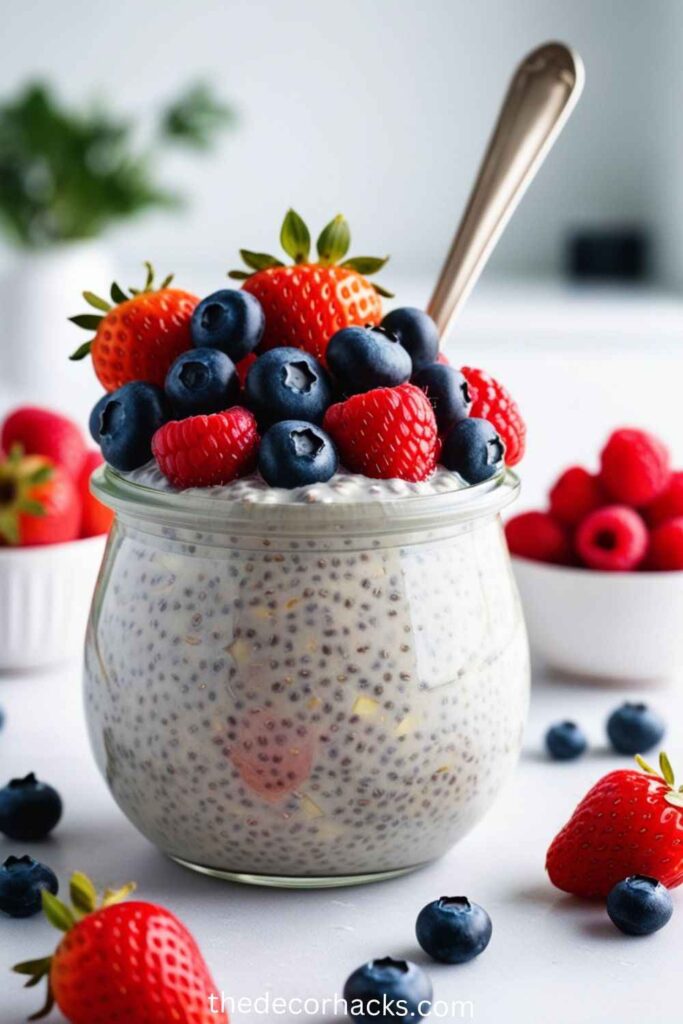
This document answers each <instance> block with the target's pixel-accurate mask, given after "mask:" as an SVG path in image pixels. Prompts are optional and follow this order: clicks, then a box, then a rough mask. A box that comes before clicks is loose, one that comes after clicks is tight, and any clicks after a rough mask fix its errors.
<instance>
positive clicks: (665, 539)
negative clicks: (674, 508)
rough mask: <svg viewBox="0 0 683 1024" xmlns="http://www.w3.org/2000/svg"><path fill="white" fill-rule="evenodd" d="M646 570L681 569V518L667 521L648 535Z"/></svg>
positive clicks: (682, 559)
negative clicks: (648, 548)
mask: <svg viewBox="0 0 683 1024" xmlns="http://www.w3.org/2000/svg"><path fill="white" fill-rule="evenodd" d="M647 568H648V569H660V570H663V571H667V570H675V569H683V516H677V517H676V519H669V520H668V521H667V522H666V523H662V524H661V525H660V526H657V527H655V529H654V530H653V531H652V533H651V534H650V550H649V552H648V556H647Z"/></svg>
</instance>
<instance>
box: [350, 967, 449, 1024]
mask: <svg viewBox="0 0 683 1024" xmlns="http://www.w3.org/2000/svg"><path fill="white" fill-rule="evenodd" d="M344 999H345V1001H346V1012H347V1013H348V1015H349V1017H350V1018H351V1020H354V1021H360V1024H396V1021H399V1020H400V1021H408V1022H411V1021H419V1020H422V1018H423V1017H425V1016H426V1015H427V1014H428V1013H429V1011H430V1009H431V1003H432V983H431V981H430V980H429V977H428V976H427V974H426V972H425V971H423V970H422V968H421V967H418V966H417V964H413V963H411V962H410V960H393V959H392V958H391V957H390V956H385V957H383V958H382V959H381V960H371V961H370V962H369V963H367V964H363V966H362V967H359V968H358V969H357V970H355V971H354V972H353V974H351V975H349V977H348V978H347V980H346V984H345V985H344Z"/></svg>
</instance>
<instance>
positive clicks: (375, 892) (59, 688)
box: [0, 665, 683, 1024]
mask: <svg viewBox="0 0 683 1024" xmlns="http://www.w3.org/2000/svg"><path fill="white" fill-rule="evenodd" d="M680 682H682V681H681V680H679V684H680ZM629 694H630V697H632V698H635V697H640V696H647V697H648V699H650V700H651V701H652V703H653V704H656V705H657V706H659V707H660V708H661V709H662V711H663V712H664V713H665V715H666V718H667V720H668V722H669V723H670V725H671V734H670V736H669V737H668V741H667V749H668V750H669V752H670V754H671V756H672V760H673V761H674V766H675V764H676V762H678V763H679V764H681V765H683V724H681V723H683V715H682V714H681V712H682V711H683V690H682V689H681V687H680V685H679V686H678V687H677V686H676V685H675V683H673V682H672V683H670V684H668V686H666V687H658V688H657V689H655V690H652V691H649V692H645V691H644V690H643V689H637V690H631V691H629ZM624 695H625V691H624V690H623V689H619V690H617V689H604V688H598V687H596V686H595V685H592V686H591V685H586V684H583V685H579V684H577V683H573V682H571V681H561V680H558V679H553V678H551V677H549V676H547V675H546V674H545V673H544V672H539V671H537V672H536V674H535V682H534V692H533V700H532V708H531V716H530V721H529V726H528V730H527V738H526V745H525V749H524V753H523V756H522V759H521V761H520V764H519V767H518V770H517V771H516V773H515V775H514V777H513V778H512V779H511V781H510V783H509V784H508V785H507V786H506V787H505V788H504V790H503V791H502V792H501V794H500V796H499V798H498V800H497V803H496V804H495V806H494V808H493V810H492V811H491V812H490V813H489V815H488V816H487V817H486V819H485V820H484V821H483V822H482V823H481V824H480V825H479V826H478V827H477V828H476V829H475V830H474V831H473V832H472V833H471V834H470V835H469V836H468V837H467V838H466V839H465V840H463V842H461V843H460V844H459V845H458V846H456V847H455V848H454V849H453V850H452V851H451V852H450V853H449V854H448V855H447V856H446V857H445V858H444V859H442V860H441V861H439V862H438V863H435V864H433V865H432V866H430V867H428V868H426V869H423V870H421V871H419V872H417V873H414V874H412V875H408V876H405V877H403V878H400V879H396V880H394V881H391V882H384V883H380V884H376V885H371V886H361V887H356V888H350V889H337V890H326V891H318V892H291V891H273V890H268V889H259V888H251V887H247V886H239V885H234V884H230V883H225V882H220V881H214V880H212V879H208V878H204V877H200V876H198V875H195V874H193V873H191V872H189V871H186V870H184V869H183V868H181V867H178V866H176V865H175V864H173V863H172V862H170V861H169V860H167V859H165V858H164V857H163V856H162V855H161V854H160V853H158V852H157V851H156V850H155V849H154V848H153V847H152V846H150V845H149V843H148V842H147V841H146V840H145V839H143V838H142V837H141V836H139V835H138V834H137V832H136V831H135V830H134V829H133V827H132V826H131V825H129V824H128V822H127V821H126V819H125V818H124V817H123V815H122V814H121V813H120V812H119V810H118V809H117V808H116V806H115V805H114V803H113V801H112V799H111V798H110V796H109V794H108V792H107V790H106V787H105V784H104V782H103V781H102V780H101V779H100V777H99V775H98V773H97V771H96V769H95V767H94V763H93V761H92V759H91V756H90V752H89V749H88V745H87V739H86V735H85V728H84V723H83V716H82V711H81V700H80V667H79V666H78V665H74V666H70V667H67V668H64V669H63V670H60V671H55V672H50V673H48V674H43V675H40V676H38V675H30V676H28V675H27V676H22V677H4V678H0V704H1V705H2V706H3V707H4V709H5V711H6V715H7V721H6V725H5V729H4V731H3V733H2V734H1V735H0V779H2V780H3V781H4V780H5V779H6V778H9V777H10V776H15V775H20V774H24V773H26V772H28V771H30V770H33V771H35V772H36V773H37V774H38V776H39V777H41V778H44V779H46V780H48V781H49V782H51V783H52V784H54V785H55V786H56V787H57V788H58V789H59V790H60V791H61V793H62V795H63V798H64V803H65V814H64V818H63V820H62V823H61V824H60V825H59V826H58V828H57V830H56V831H55V834H54V838H52V839H50V840H48V841H46V842H45V843H42V844H17V843H13V842H10V841H9V840H7V839H2V838H0V856H1V857H2V858H3V859H4V857H5V856H6V855H8V854H10V853H15V854H21V853H23V852H29V853H30V854H32V855H33V856H35V857H38V858H40V859H43V860H44V861H45V862H47V863H48V864H50V865H51V866H52V867H53V868H54V870H55V871H56V872H57V874H58V876H59V879H60V882H61V884H62V887H63V888H64V887H66V883H67V879H68V876H69V874H70V872H71V871H72V870H74V869H75V868H78V869H80V870H83V871H86V872H88V873H89V874H91V875H92V876H93V877H94V879H95V880H96V881H97V883H98V884H99V885H100V886H104V885H106V884H111V883H119V882H123V881H126V880H128V879H130V878H134V879H136V880H137V882H138V883H139V895H140V897H141V898H143V899H149V900H152V901H158V902H160V903H163V904H165V905H167V906H168V907H170V908H171V909H172V910H173V911H174V912H175V913H177V914H178V915H179V916H180V917H181V918H182V919H183V920H184V921H185V922H186V923H187V924H188V925H189V927H190V928H191V929H192V931H193V932H194V934H195V936H196V938H197V940H198V942H199V944H200V946H201V948H202V950H203V951H204V954H205V956H206V959H207V961H208V962H209V965H210V967H211V969H212V972H213V975H214V978H215V981H216V984H217V986H218V988H219V989H221V990H223V991H224V992H225V993H226V995H228V996H232V997H233V998H234V999H235V1000H237V999H238V998H239V997H240V996H243V997H250V998H252V999H254V998H256V997H258V996H264V995H266V994H268V993H269V994H270V998H271V1000H272V999H273V998H274V997H276V996H280V997H284V998H285V999H291V998H293V997H304V998H310V999H314V1000H318V1001H319V1005H322V1000H323V999H325V998H327V999H331V998H333V997H334V995H335V993H340V992H341V988H342V986H343V983H344V980H345V978H346V976H347V975H348V974H349V972H350V971H351V970H352V969H353V968H354V967H356V966H357V965H359V964H361V963H363V962H364V961H365V960H367V959H370V958H372V957H374V956H382V955H386V954H393V955H399V956H405V957H410V958H413V959H414V960H416V961H417V962H418V963H420V964H425V965H427V966H428V969H429V971H430V974H431V976H432V979H433V983H434V990H435V998H436V999H438V1000H441V1001H446V1002H451V1001H457V1000H462V1001H464V1005H463V1007H462V1009H461V1010H458V1009H457V1007H456V1010H455V1012H454V1013H451V1014H450V1015H449V1016H446V1017H441V1018H437V1017H436V1016H435V1014H432V1016H431V1018H430V1020H431V1021H435V1020H437V1019H446V1020H449V1021H453V1020H459V1019H464V1020H469V1019H472V1020H475V1021H477V1022H481V1024H502V1022H505V1024H517V1022H519V1024H521V1022H524V1024H527V1022H532V1024H536V1022H540V1021H546V1020H547V1021H552V1022H553V1024H565V1022H566V1024H593V1022H595V1024H605V1022H606V1021H617V1020H618V1021H619V1022H620V1024H636V1022H637V1024H641V1022H642V1021H646V1020H655V1019H656V1020H657V1021H667V1024H668V1022H669V1021H671V1022H673V1021H674V1020H679V1019H680V991H679V988H680V986H679V983H678V977H679V973H680V972H679V969H678V967H677V966H676V963H677V959H676V956H677V954H676V951H677V950H680V948H681V943H682V942H683V901H682V900H681V898H678V899H677V900H676V902H677V904H678V908H677V913H675V914H674V917H673V919H672V921H671V923H670V924H669V925H668V927H667V928H666V929H665V930H663V931H662V932H660V933H658V934H657V935H654V936H651V937H648V938H644V939H633V938H627V937H625V936H623V935H621V934H620V933H619V932H617V931H616V929H614V927H613V926H612V925H611V923H610V922H609V920H608V919H607V917H606V914H605V911H604V909H603V907H602V906H600V905H593V904H585V903H581V902H579V901H577V900H574V899H572V898H569V897H566V896H563V895H562V894H560V893H559V892H557V891H556V890H554V889H553V888H552V886H551V885H550V883H549V882H548V881H547V879H546V876H545V872H544V867H543V864H544V854H545V850H546V847H547V845H548V842H549V841H550V839H551V838H552V836H553V835H554V834H555V832H556V831H557V829H558V828H559V826H561V825H562V824H563V823H564V821H565V819H566V817H567V816H568V815H569V813H570V811H571V810H572V809H573V807H574V805H575V803H576V802H577V801H578V799H579V798H580V797H581V796H582V795H583V793H584V792H585V791H586V790H587V789H588V787H589V786H590V785H591V784H592V783H593V782H594V781H595V780H596V779H597V778H598V777H599V776H600V775H602V774H603V773H605V772H606V771H608V770H611V769H612V768H614V767H617V766H623V765H624V764H628V759H621V758H619V757H616V756H613V755H611V754H610V753H608V752H607V750H606V748H605V739H604V719H605V717H606V715H607V713H608V712H609V710H610V709H611V708H612V707H613V706H614V705H615V704H617V703H618V702H619V701H620V700H622V699H623V698H624ZM567 716H571V717H573V718H575V719H577V720H578V721H580V722H581V723H582V724H583V725H584V726H585V728H586V730H587V732H588V734H589V735H590V738H591V741H592V745H593V749H592V752H591V753H590V754H589V755H588V756H587V757H585V758H584V759H582V760H581V761H579V762H576V763H573V764H554V763H550V762H548V761H547V760H546V758H545V757H544V755H543V753H542V743H541V738H542V735H543V733H544V731H545V728H546V726H547V725H548V724H549V723H551V722H552V721H554V720H557V719H559V718H564V717H567ZM461 894H465V895H467V896H469V897H470V898H471V899H474V900H476V901H477V902H480V903H481V904H482V905H483V906H485V907H486V908H487V910H488V911H489V913H490V915H491V918H492V920H493V929H494V930H493V939H492V941H491V944H490V946H489V948H488V950H487V951H486V952H485V953H484V954H483V955H482V956H481V957H480V958H479V959H478V960H476V961H474V962H472V963H471V964H468V965H465V966H461V967H457V966H454V967H446V966H437V965H435V964H430V963H429V962H428V960H427V958H426V957H425V956H424V955H423V954H422V953H421V951H420V949H419V948H418V947H417V945H416V942H415V939H414V932H413V928H414V922H415V918H416V915H417V913H418V911H419V910H420V908H421V907H422V906H423V904H425V903H427V902H428V901H430V900H432V899H435V898H437V897H438V896H441V895H461ZM56 935H57V933H56V932H54V930H53V929H52V928H50V926H49V925H48V924H47V923H46V922H44V921H43V920H42V919H41V918H40V917H37V918H33V919H29V920H23V921H21V920H10V919H7V918H3V919H2V920H0V1021H1V1022H2V1024H10V1022H11V1024H17V1022H18V1021H21V1020H23V1019H24V1018H25V1017H26V1016H27V1015H28V1013H29V1012H31V1011H32V1010H35V1009H36V1008H37V1005H38V1002H37V1000H38V999H39V996H38V994H37V993H36V991H35V990H28V991H24V990H23V989H22V988H21V979H20V978H19V977H18V976H13V975H11V974H9V973H8V968H9V966H10V964H12V963H13V962H16V961H17V960H24V959H29V958H34V957H37V956H39V955H42V954H44V953H45V952H47V951H48V950H49V949H50V948H51V944H52V943H53V942H54V939H55V937H56ZM470 1004H471V1006H470ZM329 1005H331V1004H329ZM655 1007H656V1011H655ZM293 1009H294V1010H296V1009H297V1007H296V1005H295V1006H294V1007H293ZM57 1016H58V1015H55V1019H56V1017H57ZM342 1019H343V1018H341V1017H338V1016H335V1014H334V1013H333V1012H329V1010H328V1011H327V1012H325V1011H323V1010H321V1011H320V1012H315V1013H311V1014H307V1015H304V1014H301V1013H295V1012H291V1013H288V1014H286V1015H282V1016H279V1015H277V1016H276V1015H275V1014H273V1013H272V1012H271V1013H269V1014H266V1015H263V1014H259V1013H256V1012H250V1013H240V1012H235V1013H234V1014H233V1015H232V1020H233V1024H250V1022H257V1021H259V1020H263V1021H268V1024H274V1022H275V1021H277V1020H282V1021H285V1022H290V1024H291V1022H295V1021H298V1022H301V1021H302V1020H308V1021H310V1022H311V1024H334V1022H336V1021H341V1020H342Z"/></svg>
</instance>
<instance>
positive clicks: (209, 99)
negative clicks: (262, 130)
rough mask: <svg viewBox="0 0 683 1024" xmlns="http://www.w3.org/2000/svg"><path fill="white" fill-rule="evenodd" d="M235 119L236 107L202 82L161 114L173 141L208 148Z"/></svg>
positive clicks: (163, 123) (188, 90)
mask: <svg viewBox="0 0 683 1024" xmlns="http://www.w3.org/2000/svg"><path fill="white" fill-rule="evenodd" d="M234 120H235V115H234V112H233V110H232V109H231V108H230V107H229V106H227V104H225V103H223V102H222V101H221V100H219V99H217V98H216V97H215V96H214V95H213V93H212V92H211V90H210V89H209V87H208V86H207V85H205V84H203V83H201V82H200V83H197V84H196V85H193V86H191V87H190V88H189V89H187V90H186V91H185V92H184V93H183V94H182V95H181V96H179V97H178V99H176V100H175V101H174V102H173V103H171V104H170V105H169V107H168V108H167V109H166V111H165V112H164V113H163V115H162V119H161V130H162V132H163V134H164V135H166V136H167V137H168V138H169V139H171V140H172V141H174V142H182V143H184V144H185V145H189V146H195V147H196V148H198V149H207V148H208V147H209V145H210V144H211V143H212V142H213V139H214V137H215V136H216V134H217V132H218V130H219V129H220V128H223V127H224V126H226V125H229V124H230V123H231V122H233V121H234Z"/></svg>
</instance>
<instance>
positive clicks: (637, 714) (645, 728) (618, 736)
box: [607, 702, 666, 755]
mask: <svg viewBox="0 0 683 1024" xmlns="http://www.w3.org/2000/svg"><path fill="white" fill-rule="evenodd" d="M665 731H666V726H665V725H664V722H663V721H662V719H661V718H660V716H659V715H658V714H657V713H656V711H653V710H652V708H650V707H648V705H647V704H630V703H629V702H626V703H625V704H622V705H621V707H619V708H617V709H616V710H615V711H613V712H612V714H611V715H610V716H609V718H608V719H607V735H608V737H609V741H610V743H611V744H612V746H613V747H614V749H615V750H616V751H617V753H619V754H631V755H634V754H644V753H645V752H646V751H647V750H651V749H652V748H653V747H656V746H657V744H658V743H659V742H660V741H661V739H662V737H663V736H664V733H665Z"/></svg>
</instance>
